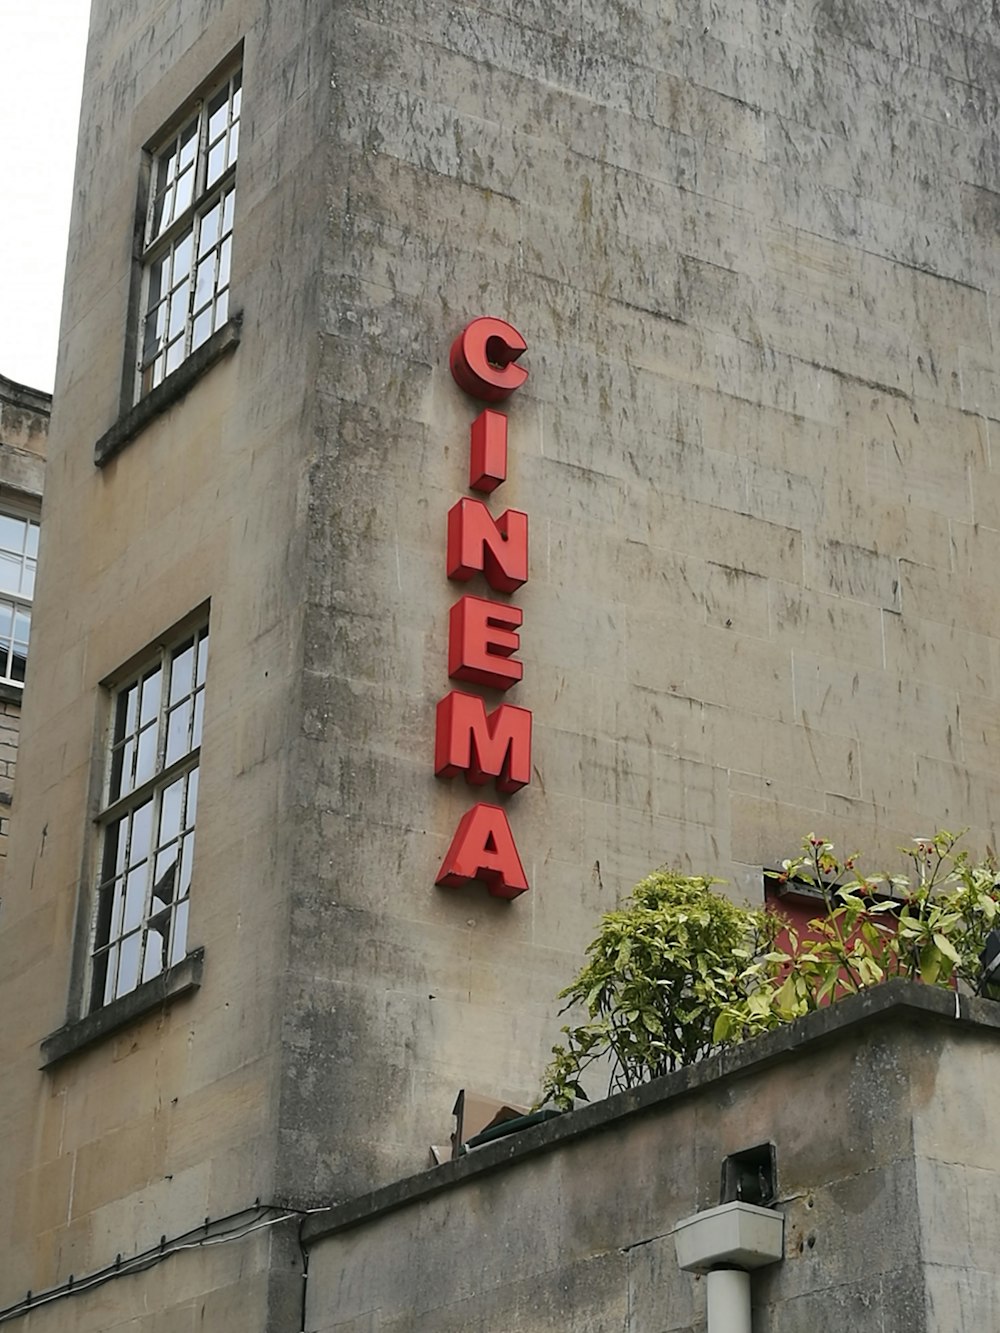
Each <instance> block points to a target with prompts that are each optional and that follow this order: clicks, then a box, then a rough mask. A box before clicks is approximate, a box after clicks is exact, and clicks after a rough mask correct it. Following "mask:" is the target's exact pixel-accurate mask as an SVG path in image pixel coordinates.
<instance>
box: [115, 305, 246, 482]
mask: <svg viewBox="0 0 1000 1333" xmlns="http://www.w3.org/2000/svg"><path fill="white" fill-rule="evenodd" d="M242 326H243V316H242V315H241V314H235V315H233V316H232V318H231V319H230V320H229V321H228V322H227V323H226V324H223V326H222V328H221V329H216V330H215V332H214V333H213V334H212V336H211V338H209V339H208V341H207V342H203V343H202V345H201V346H200V347H199V348H198V349H197V350H196V351H194V352H192V353H191V355H190V356H189V357H188V358H187V360H186V361H184V362H182V363H181V365H179V366H178V367H177V369H176V370H175V371H173V372H172V373H171V374H169V375H168V376H167V377H166V379H165V380H163V382H162V383H160V384H158V385H157V386H156V388H155V389H152V390H151V391H150V392H149V393H147V394H146V396H145V397H144V398H140V399H139V401H138V402H137V403H136V405H135V407H133V408H131V409H130V410H129V411H128V412H126V413H125V415H124V416H121V417H119V418H118V420H117V421H116V422H115V424H114V425H113V426H112V427H111V429H110V430H106V431H105V432H104V434H103V435H102V436H101V438H100V439H99V440H98V441H97V443H96V444H95V445H94V466H95V467H104V465H105V463H108V462H110V461H111V459H112V458H114V456H115V455H116V454H118V453H120V452H121V450H122V449H124V448H125V446H126V445H127V444H128V443H130V441H132V440H134V439H135V437H136V436H137V435H139V434H140V433H141V432H142V431H144V430H145V429H146V427H147V426H148V425H149V424H150V422H151V421H155V420H156V418H157V417H159V416H162V415H163V413H164V412H166V411H168V410H169V409H170V408H171V407H173V406H174V404H175V403H179V402H180V400H181V399H182V398H183V397H184V396H185V394H186V393H187V392H188V390H189V389H191V387H192V386H193V385H194V384H195V383H196V381H197V380H199V379H201V377H202V375H204V373H205V372H206V370H208V369H210V367H212V366H214V365H215V363H216V361H219V360H221V358H222V357H224V356H228V354H229V353H230V352H232V351H234V350H235V349H236V348H237V347H238V346H239V345H240V330H241V328H242Z"/></svg>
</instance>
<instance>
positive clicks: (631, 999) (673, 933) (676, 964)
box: [544, 870, 784, 1106]
mask: <svg viewBox="0 0 1000 1333" xmlns="http://www.w3.org/2000/svg"><path fill="white" fill-rule="evenodd" d="M714 882H715V881H713V880H711V879H708V878H703V877H699V876H689V875H682V874H680V873H679V872H677V871H673V870H659V871H657V872H656V873H655V874H653V875H649V876H647V877H646V878H645V879H644V880H642V881H641V882H640V883H639V884H637V885H636V886H635V888H634V889H633V891H632V893H631V895H630V897H629V898H628V900H627V901H626V903H625V904H624V905H623V906H622V907H621V908H620V909H619V910H617V911H614V912H608V913H607V914H606V915H605V916H604V917H603V918H602V921H601V926H600V930H599V932H598V935H597V937H596V938H595V939H594V940H593V941H592V942H591V944H590V945H589V946H588V948H587V962H586V965H585V966H584V967H583V969H582V970H581V972H580V973H579V975H578V976H577V977H576V978H575V980H574V981H573V982H572V983H571V984H570V985H569V986H567V987H566V989H565V990H563V991H562V992H561V994H560V998H561V999H563V1000H565V1001H567V1004H566V1008H567V1009H576V1010H578V1011H580V1010H582V1012H583V1015H584V1017H583V1019H582V1021H580V1022H579V1023H578V1024H577V1026H575V1027H568V1028H566V1029H564V1031H565V1033H566V1035H567V1038H568V1041H567V1044H566V1046H565V1047H562V1046H559V1047H554V1048H553V1059H552V1062H551V1063H550V1065H549V1067H548V1069H547V1071H546V1075H545V1087H544V1095H545V1097H546V1099H548V1100H551V1101H554V1102H555V1104H556V1105H562V1106H565V1105H567V1104H569V1102H570V1101H571V1100H572V1098H573V1096H575V1095H576V1093H575V1092H574V1089H575V1088H576V1087H578V1086H579V1080H580V1077H581V1076H582V1074H583V1073H584V1071H585V1070H587V1069H589V1068H590V1067H591V1066H592V1065H594V1064H595V1063H604V1064H605V1066H606V1068H607V1070H608V1077H609V1081H610V1090H612V1091H614V1090H618V1089H621V1088H629V1087H634V1086H636V1085H637V1084H639V1083H642V1082H644V1081H646V1080H647V1079H650V1078H655V1077H657V1076H658V1075H660V1074H665V1073H668V1072H669V1071H670V1070H672V1069H676V1068H678V1067H680V1066H681V1065H685V1064H690V1063H691V1062H692V1061H694V1060H698V1059H701V1058H703V1057H704V1056H705V1055H707V1054H709V1052H711V1051H712V1050H714V1049H715V1048H716V1047H717V1046H718V1045H719V1043H720V1041H724V1040H729V1039H730V1038H731V1036H732V1035H733V1034H736V1035H738V1036H742V1035H745V1034H746V1033H747V1032H748V1031H750V1030H755V1031H756V1030H761V1029H762V1028H763V1027H767V1026H773V1024H774V1022H775V1021H776V1020H775V1019H774V1017H773V1015H772V1014H771V1012H770V1006H769V1005H768V1004H767V1003H766V1002H765V1003H762V1004H758V1005H757V1007H756V1008H755V1009H754V1010H753V1011H751V1010H750V1009H749V1008H748V1003H747V1002H748V999H749V996H750V995H751V993H752V992H753V991H755V990H758V989H760V988H761V986H762V984H763V982H762V972H761V964H762V959H763V957H764V955H765V954H766V952H767V951H768V950H769V949H770V947H771V944H772V943H773V941H774V938H775V934H776V932H777V928H778V922H777V920H776V919H775V918H773V917H772V916H771V915H770V914H768V913H765V912H762V911H752V910H750V909H748V908H746V907H741V906H739V905H738V904H736V903H733V902H731V901H730V900H729V899H728V898H726V897H724V896H723V895H722V894H719V893H716V892H714V891H713V888H712V886H713V883H714ZM781 956H782V957H784V955H781ZM717 1033H723V1034H724V1035H722V1036H718V1035H716V1034H717Z"/></svg>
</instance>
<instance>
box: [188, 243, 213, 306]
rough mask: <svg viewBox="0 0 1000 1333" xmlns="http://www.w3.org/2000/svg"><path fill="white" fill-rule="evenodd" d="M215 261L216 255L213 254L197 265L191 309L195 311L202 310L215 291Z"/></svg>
mask: <svg viewBox="0 0 1000 1333" xmlns="http://www.w3.org/2000/svg"><path fill="white" fill-rule="evenodd" d="M215 260H216V254H215V253H214V252H213V253H212V254H210V255H209V256H208V258H207V259H203V260H202V262H201V263H200V264H199V265H198V276H197V278H196V280H195V288H194V307H193V308H194V309H195V310H196V311H200V310H203V309H204V308H205V306H206V305H208V304H209V302H210V301H211V299H212V293H213V291H214V290H215Z"/></svg>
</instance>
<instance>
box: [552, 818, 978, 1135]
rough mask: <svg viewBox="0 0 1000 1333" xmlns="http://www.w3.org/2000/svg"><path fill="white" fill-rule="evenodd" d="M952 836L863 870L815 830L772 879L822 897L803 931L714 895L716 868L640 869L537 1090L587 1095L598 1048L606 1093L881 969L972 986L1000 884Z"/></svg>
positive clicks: (763, 1026) (781, 1019) (885, 974)
mask: <svg viewBox="0 0 1000 1333" xmlns="http://www.w3.org/2000/svg"><path fill="white" fill-rule="evenodd" d="M960 836H961V835H958V834H952V833H948V832H945V831H942V832H939V833H936V834H935V835H934V837H933V838H928V839H921V840H919V841H918V842H917V843H916V844H915V845H914V846H913V847H908V848H902V849H901V851H902V852H903V854H904V856H905V857H906V858H908V859H909V861H910V862H911V864H912V867H913V870H912V873H909V874H906V875H876V874H869V875H865V874H862V873H860V871H859V870H858V869H857V864H858V857H857V856H850V857H847V858H846V859H845V860H843V861H841V860H839V859H838V858H837V856H836V855H835V854H834V847H833V844H832V843H831V842H828V841H827V840H826V839H825V838H821V837H817V836H815V835H814V834H810V835H809V837H808V838H806V839H804V840H803V843H802V853H801V854H800V855H799V856H798V857H795V858H793V859H791V860H788V861H785V862H784V863H783V868H782V871H781V875H780V877H779V878H782V879H784V880H789V879H796V880H800V881H805V882H806V883H808V884H811V885H813V886H814V887H815V888H817V889H818V890H819V891H820V893H821V895H822V897H823V901H824V906H825V909H826V910H825V912H824V914H823V915H822V916H819V917H817V918H816V919H815V920H814V921H812V922H810V924H809V929H808V933H807V934H805V935H803V936H802V937H801V938H799V936H798V935H797V934H796V932H795V931H794V930H793V929H792V928H791V926H790V925H789V923H788V922H787V921H786V920H785V919H784V917H783V916H781V914H780V913H778V912H773V911H765V910H755V909H751V908H747V907H741V906H739V905H738V904H737V903H734V902H732V901H731V900H730V899H728V898H725V897H723V895H722V894H719V893H716V892H714V891H713V889H712V885H713V884H715V883H718V882H719V881H717V880H712V879H705V878H702V877H700V876H690V875H682V874H680V873H679V872H677V871H674V870H667V869H664V870H658V871H656V872H655V873H654V874H652V875H649V876H647V878H646V879H644V880H642V881H641V882H640V883H639V884H637V885H636V887H635V888H634V889H633V891H632V893H631V895H630V896H629V898H628V899H627V900H626V902H625V904H624V905H623V906H622V907H621V908H620V909H619V910H618V911H615V912H608V913H607V914H606V915H605V916H604V917H603V918H602V919H601V927H600V931H599V933H598V935H597V938H596V939H595V940H594V941H593V942H592V943H591V944H590V945H589V947H588V949H587V956H588V961H587V963H586V966H585V967H584V968H583V969H582V971H581V972H580V973H579V975H578V976H577V977H576V978H575V980H574V981H573V982H571V983H570V985H569V986H567V987H566V988H565V990H563V991H561V992H560V994H559V998H560V999H564V1000H566V1001H567V1004H566V1005H565V1007H564V1009H563V1012H565V1011H566V1010H567V1009H570V1008H572V1007H574V1006H582V1007H583V1009H584V1010H585V1012H586V1015H587V1017H586V1020H585V1021H584V1022H582V1023H579V1024H577V1025H576V1026H572V1025H567V1026H565V1027H563V1029H562V1032H563V1034H564V1036H565V1038H566V1040H565V1042H564V1043H563V1044H560V1045H557V1046H554V1047H553V1048H552V1061H551V1063H550V1064H549V1066H548V1068H547V1069H546V1071H545V1076H544V1084H543V1091H542V1100H543V1101H546V1102H550V1103H552V1104H553V1105H555V1106H557V1107H560V1108H563V1109H568V1108H569V1107H571V1106H572V1104H573V1100H574V1098H581V1099H583V1100H586V1099H587V1094H586V1092H585V1091H584V1088H583V1086H582V1084H581V1078H582V1076H583V1074H584V1073H585V1072H586V1071H587V1070H588V1069H589V1068H590V1067H591V1066H592V1065H594V1064H595V1063H597V1062H601V1061H605V1060H606V1061H607V1062H608V1063H609V1064H610V1077H609V1088H608V1091H609V1092H618V1091H621V1090H622V1089H625V1088H632V1087H635V1086H637V1085H638V1084H640V1083H643V1082H646V1081H647V1080H649V1079H652V1078H657V1077H659V1076H660V1075H661V1074H667V1073H670V1072H671V1070H674V1069H677V1068H679V1067H680V1066H682V1065H688V1064H692V1063H694V1062H695V1061H696V1060H702V1059H704V1058H705V1056H707V1055H710V1054H711V1053H712V1052H713V1051H715V1050H717V1049H718V1048H719V1047H720V1046H722V1045H725V1044H728V1043H732V1042H736V1041H742V1040H744V1039H745V1038H747V1037H749V1036H753V1035H755V1034H756V1033H758V1032H762V1031H766V1030H767V1029H769V1028H773V1027H775V1026H777V1025H778V1024H779V1023H787V1022H790V1021H791V1020H792V1019H795V1018H798V1017H799V1016H800V1015H802V1014H806V1013H809V1012H811V1011H812V1010H814V1009H818V1008H820V1007H821V1006H822V1005H825V1004H829V1003H832V1002H833V1001H835V1000H838V999H840V998H841V997H842V996H844V995H850V994H854V993H855V992H857V991H859V990H864V989H865V988H867V987H869V986H876V985H879V984H880V983H881V982H883V981H885V980H887V979H888V978H890V977H905V978H908V979H910V980H914V981H920V982H923V983H924V984H926V985H933V986H945V987H948V986H955V985H958V984H962V985H964V986H966V987H971V986H975V984H976V981H977V978H978V976H979V971H980V963H979V954H980V952H981V951H982V949H983V945H984V943H985V939H986V935H987V934H988V933H989V931H990V930H991V929H992V927H993V925H994V923H995V922H996V919H997V914H998V909H1000V886H998V884H997V867H996V862H995V860H994V858H993V856H992V855H989V856H987V857H986V858H985V859H983V860H981V861H975V862H974V861H972V860H971V859H970V857H969V854H968V853H967V852H966V851H959V852H956V850H955V846H956V843H957V842H958V839H959V837H960ZM779 936H781V937H782V938H781V941H780V943H779Z"/></svg>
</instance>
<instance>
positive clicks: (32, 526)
mask: <svg viewBox="0 0 1000 1333" xmlns="http://www.w3.org/2000/svg"><path fill="white" fill-rule="evenodd" d="M26 550H27V553H28V555H30V556H37V554H38V524H37V523H29V524H28V542H27V547H26Z"/></svg>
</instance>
